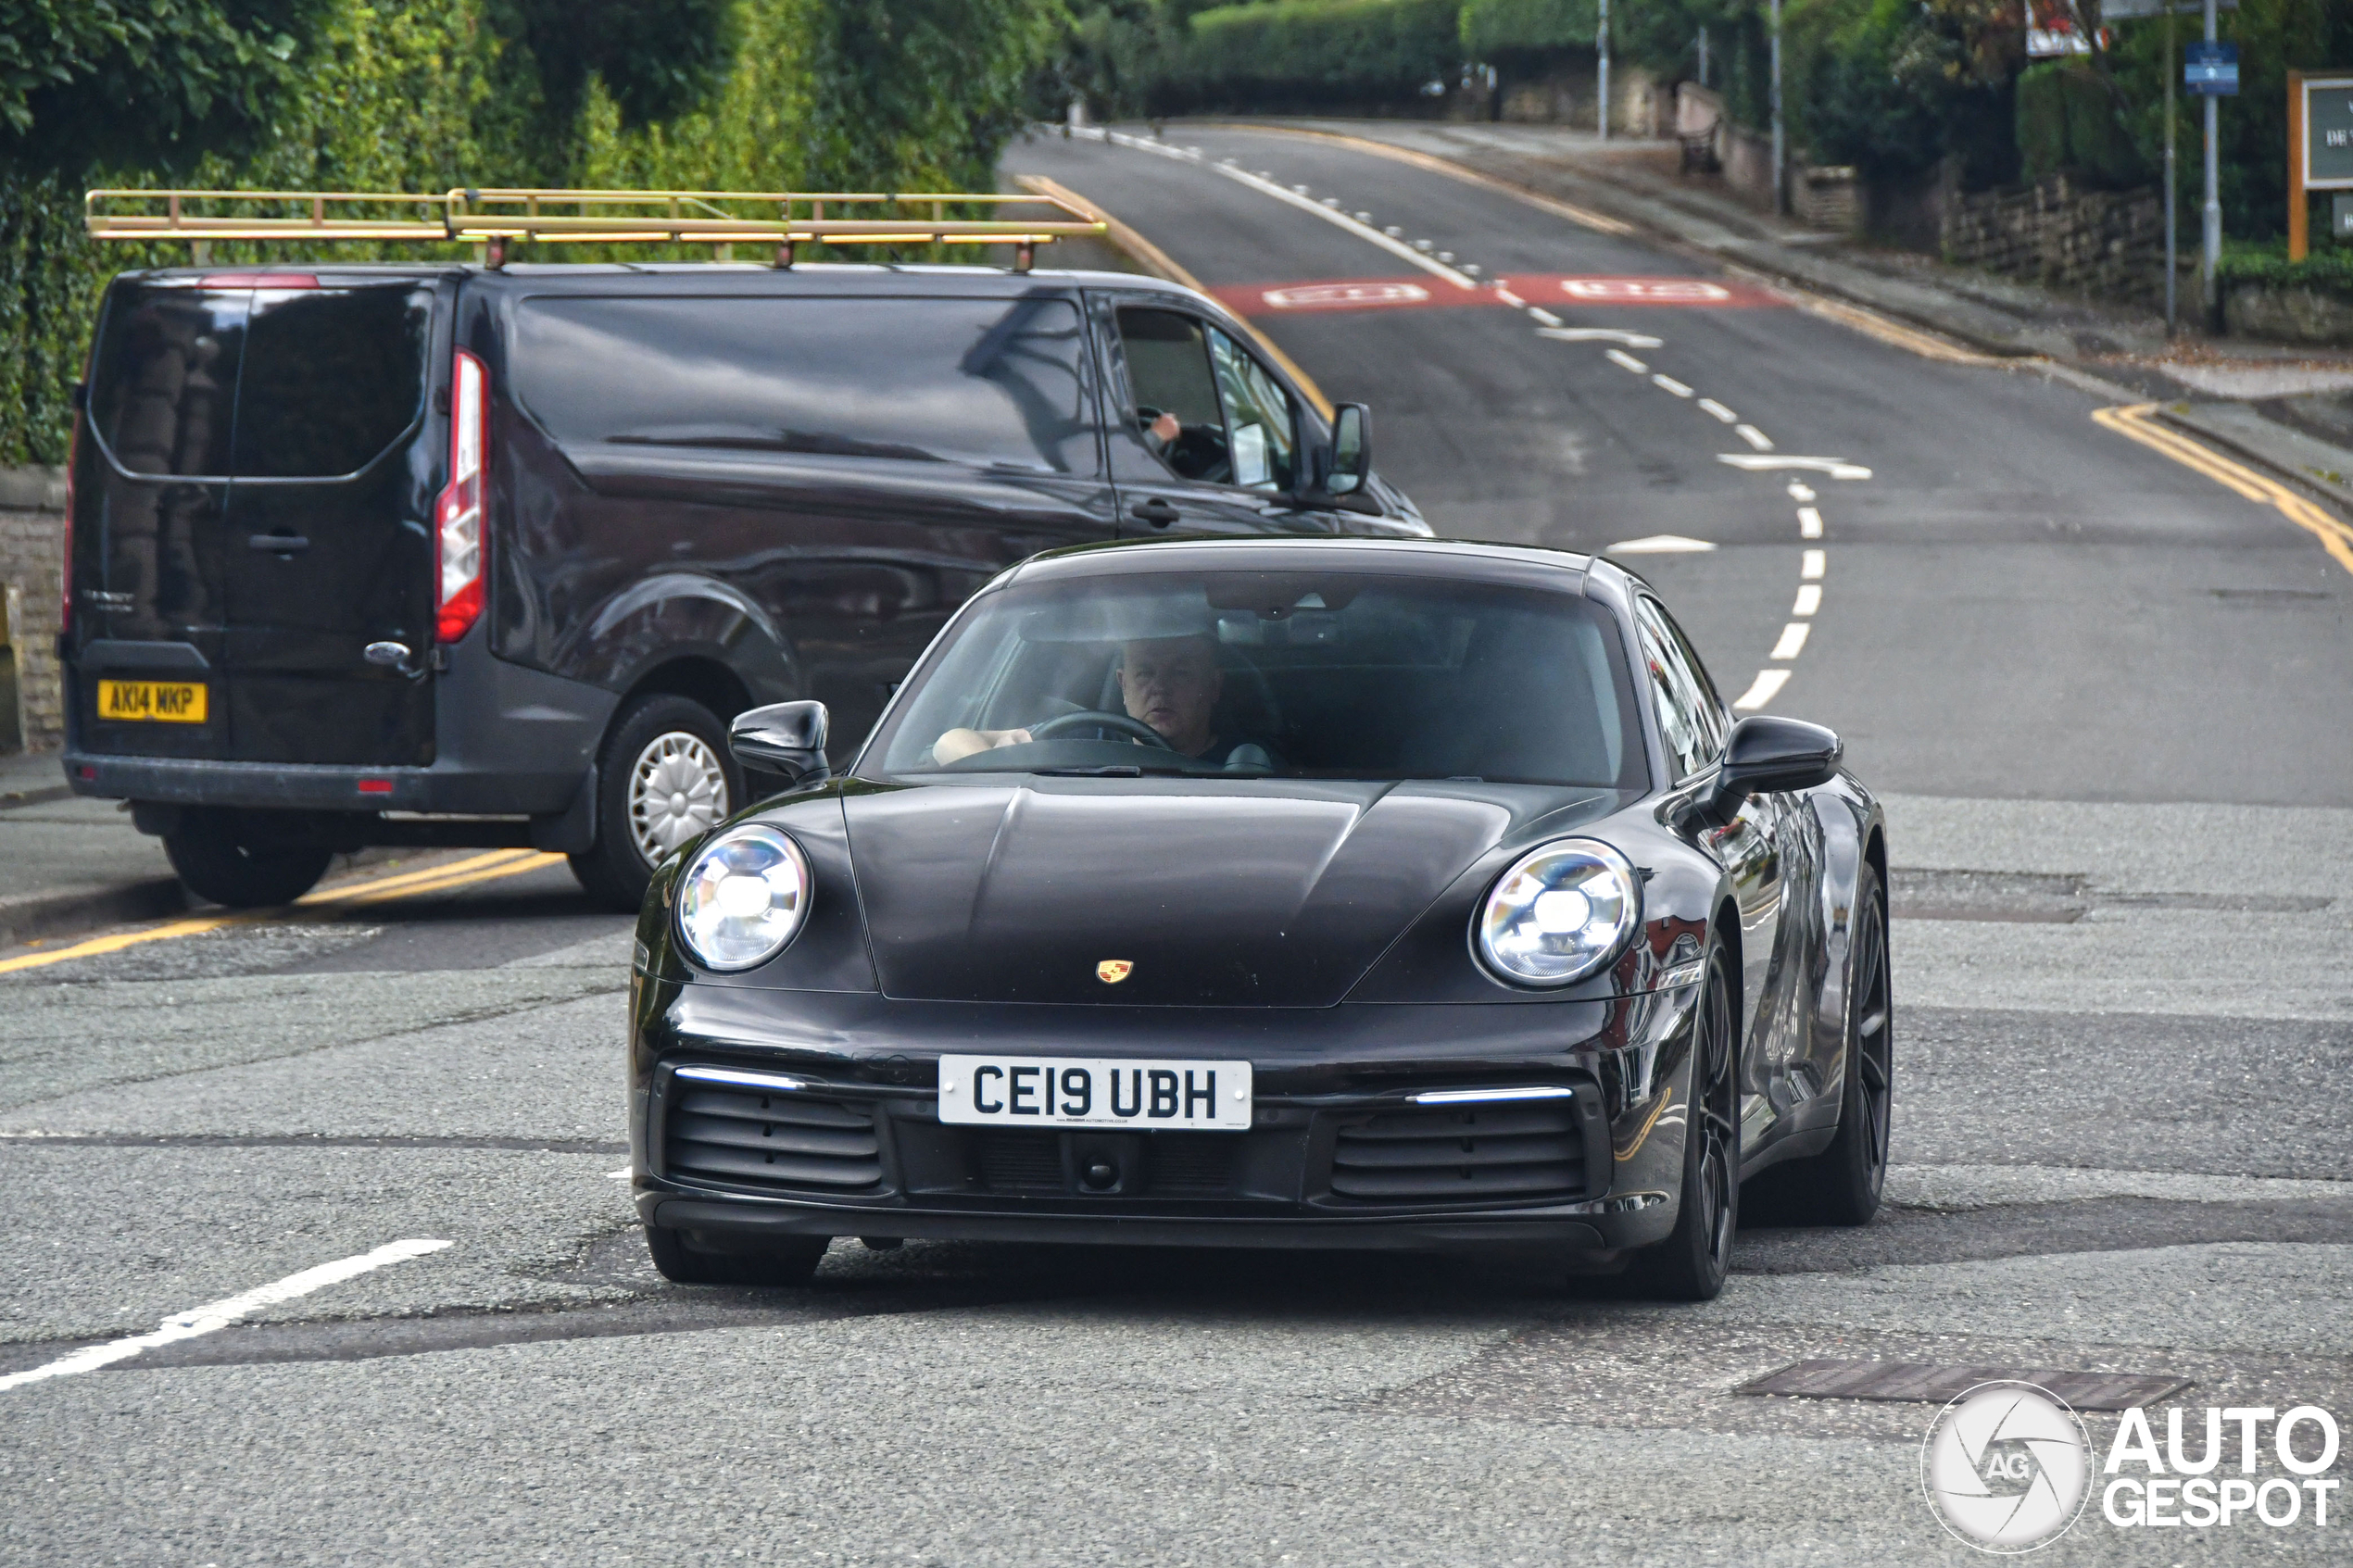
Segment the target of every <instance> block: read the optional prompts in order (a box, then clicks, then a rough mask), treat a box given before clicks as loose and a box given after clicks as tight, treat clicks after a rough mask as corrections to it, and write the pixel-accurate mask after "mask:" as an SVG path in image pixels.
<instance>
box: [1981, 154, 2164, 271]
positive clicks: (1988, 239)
mask: <svg viewBox="0 0 2353 1568" xmlns="http://www.w3.org/2000/svg"><path fill="white" fill-rule="evenodd" d="M1941 237H1942V241H1943V247H1944V258H1945V259H1946V260H1947V261H1956V262H1961V263H1964V264H1966V265H1969V266H1976V267H1982V268H1985V269H1986V270H1989V271H1994V272H2001V273H2005V274H2007V275H2008V276H2010V277H2014V278H2028V279H2032V280H2033V281H2034V282H2040V283H2043V284H2045V285H2048V286H2051V287H2055V288H2068V289H2082V290H2085V291H2087V292H2095V293H2099V294H2104V295H2130V296H2132V297H2135V298H2138V297H2142V296H2145V295H2149V294H2151V293H2153V292H2155V291H2156V290H2158V288H2160V287H2161V286H2162V283H2163V279H2164V267H2165V263H2164V257H2165V204H2164V201H2163V198H2162V197H2161V196H2160V195H2159V194H2158V192H2156V191H2154V190H2145V191H2086V190H2083V189H2082V188H2081V187H2079V186H2078V185H2077V184H2076V183H2075V182H2074V181H2072V180H2071V179H2070V178H2069V177H2068V176H2067V175H2065V174H2054V175H2051V176H2049V177H2047V178H2046V179H2044V180H2041V181H2038V182H2035V183H2034V184H2032V185H2030V186H2027V187H2026V188H2025V189H2023V190H2019V191H1994V192H1988V193H1987V194H1983V195H1959V194H1955V195H1953V196H1951V197H1950V198H1949V199H1948V200H1947V201H1946V203H1945V207H1944V221H1943V224H1942V236H1941Z"/></svg>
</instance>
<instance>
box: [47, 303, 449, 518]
mask: <svg viewBox="0 0 2353 1568" xmlns="http://www.w3.org/2000/svg"><path fill="white" fill-rule="evenodd" d="M432 321H433V291H432V290H431V289H430V288H429V287H425V286H422V285H420V284H418V283H415V282H409V281H403V282H396V283H392V284H378V285H371V286H366V287H359V288H283V289H253V288H213V287H207V286H204V285H203V284H202V283H201V282H199V281H197V280H194V279H191V280H189V281H187V282H169V281H165V282H118V283H117V284H116V285H115V287H114V289H113V291H112V293H111V294H110V295H108V298H107V311H106V319H105V320H104V321H103V322H101V323H100V326H99V330H98V339H97V343H96V345H95V347H94V351H93V353H92V355H91V380H90V399H89V408H90V427H91V429H92V431H93V432H94V433H95V435H96V437H97V439H98V440H99V441H100V442H101V443H102V444H103V445H105V446H106V448H107V451H108V452H109V453H111V454H112V455H113V457H114V459H115V461H117V462H119V463H120V464H121V465H122V466H123V467H124V468H125V469H128V470H130V471H132V473H138V474H154V475H166V474H169V475H172V476H175V477H186V478H199V477H210V478H227V477H230V476H231V475H240V476H243V477H246V478H255V479H327V478H335V477H340V476H342V475H344V474H349V473H356V472H358V471H359V470H361V469H363V468H366V467H367V466H368V465H369V464H370V463H371V462H372V461H374V460H375V459H376V458H378V457H380V456H382V455H383V454H384V451H385V450H386V449H387V448H388V447H390V446H391V445H393V444H394V443H395V442H396V441H397V440H399V438H400V437H401V435H402V434H403V433H405V432H406V431H407V430H408V429H409V426H410V425H411V424H413V423H414V422H415V421H416V420H417V417H418V416H419V414H421V413H422V411H423V408H424V396H425V363H426V353H427V346H428V343H429V340H430V335H431V328H432Z"/></svg>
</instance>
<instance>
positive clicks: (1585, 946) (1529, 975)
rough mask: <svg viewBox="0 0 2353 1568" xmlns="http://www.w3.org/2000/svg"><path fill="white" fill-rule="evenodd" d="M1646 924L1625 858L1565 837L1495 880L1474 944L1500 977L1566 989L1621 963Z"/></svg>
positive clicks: (1532, 853)
mask: <svg viewBox="0 0 2353 1568" xmlns="http://www.w3.org/2000/svg"><path fill="white" fill-rule="evenodd" d="M1641 924H1642V879H1641V878H1639V877H1637V876H1636V875H1635V874H1634V868H1633V867H1632V866H1630V865H1629V864H1627V861H1626V857H1625V856H1623V855H1621V854H1619V853H1618V852H1617V850H1615V849H1613V848H1611V847H1609V846H1608V845H1606V844H1603V843H1600V842H1598V841H1596V840H1594V839H1591V838H1567V839H1562V840H1561V841H1559V842H1558V843H1555V844H1547V845H1545V846H1544V847H1542V848H1541V849H1531V850H1529V852H1528V853H1527V854H1525V855H1522V856H1521V857H1520V858H1519V859H1517V860H1516V861H1514V862H1513V863H1512V868H1511V870H1509V871H1507V872H1504V874H1503V876H1502V877H1500V878H1499V879H1497V881H1496V884H1495V887H1494V890H1493V891H1492V892H1491V893H1489V894H1488V895H1487V903H1486V905H1485V906H1484V907H1483V908H1482V909H1480V910H1479V912H1478V923H1477V924H1475V925H1474V926H1472V928H1471V945H1472V946H1473V947H1476V948H1478V956H1479V960H1480V961H1482V962H1483V963H1485V964H1486V965H1487V967H1488V968H1489V969H1490V970H1492V971H1493V972H1494V973H1495V976H1496V978H1498V979H1500V980H1505V981H1508V982H1510V983H1511V984H1513V985H1567V984H1568V983H1569V982H1571V981H1573V980H1582V979H1584V978H1585V977H1586V976H1587V975H1589V974H1591V973H1592V972H1594V971H1596V970H1598V969H1600V968H1601V967H1602V966H1603V965H1604V964H1606V963H1608V962H1609V961H1610V960H1612V959H1614V958H1616V957H1617V954H1618V952H1619V950H1620V949H1621V948H1623V947H1625V946H1626V942H1627V939H1628V938H1629V937H1630V936H1632V935H1633V934H1634V931H1635V928H1636V927H1638V926H1640V925H1641Z"/></svg>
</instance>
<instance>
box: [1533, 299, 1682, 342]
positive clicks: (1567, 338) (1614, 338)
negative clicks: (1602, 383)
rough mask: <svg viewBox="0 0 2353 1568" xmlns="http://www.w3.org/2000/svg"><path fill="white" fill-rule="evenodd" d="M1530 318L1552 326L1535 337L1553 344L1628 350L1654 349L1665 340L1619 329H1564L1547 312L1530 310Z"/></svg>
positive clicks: (1556, 318)
mask: <svg viewBox="0 0 2353 1568" xmlns="http://www.w3.org/2000/svg"><path fill="white" fill-rule="evenodd" d="M1528 313H1529V315H1530V316H1533V317H1536V318H1537V319H1539V320H1546V321H1550V322H1552V323H1553V324H1552V325H1551V326H1549V327H1546V328H1544V329H1543V330H1542V331H1541V332H1538V333H1537V334H1536V335H1537V336H1538V337H1548V338H1551V339H1552V340H1553V341H1554V343H1617V344H1623V345H1626V346H1627V347H1629V348H1656V347H1657V346H1658V345H1660V344H1661V343H1663V342H1665V341H1666V340H1665V339H1663V338H1655V337H1653V336H1651V335H1650V334H1649V333H1648V332H1627V331H1626V330H1624V329H1623V328H1621V327H1564V326H1562V325H1561V324H1560V318H1559V317H1557V316H1555V315H1554V314H1553V313H1552V312H1551V311H1549V310H1538V309H1534V308H1532V307H1531V308H1530V309H1529V312H1528Z"/></svg>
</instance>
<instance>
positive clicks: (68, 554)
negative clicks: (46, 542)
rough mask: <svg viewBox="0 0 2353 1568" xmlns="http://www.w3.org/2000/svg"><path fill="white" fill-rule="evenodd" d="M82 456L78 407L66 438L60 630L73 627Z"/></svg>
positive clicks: (59, 598)
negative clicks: (77, 478) (76, 484)
mask: <svg viewBox="0 0 2353 1568" xmlns="http://www.w3.org/2000/svg"><path fill="white" fill-rule="evenodd" d="M81 459H82V413H81V411H80V410H79V409H77V410H75V413H74V416H73V434H72V435H71V436H69V437H68V438H67V441H66V526H65V554H64V555H63V557H61V558H59V561H58V570H57V633H58V634H59V635H60V636H62V635H64V634H65V633H68V632H70V631H72V630H73V470H74V469H75V468H76V467H77V466H79V464H80V462H81Z"/></svg>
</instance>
